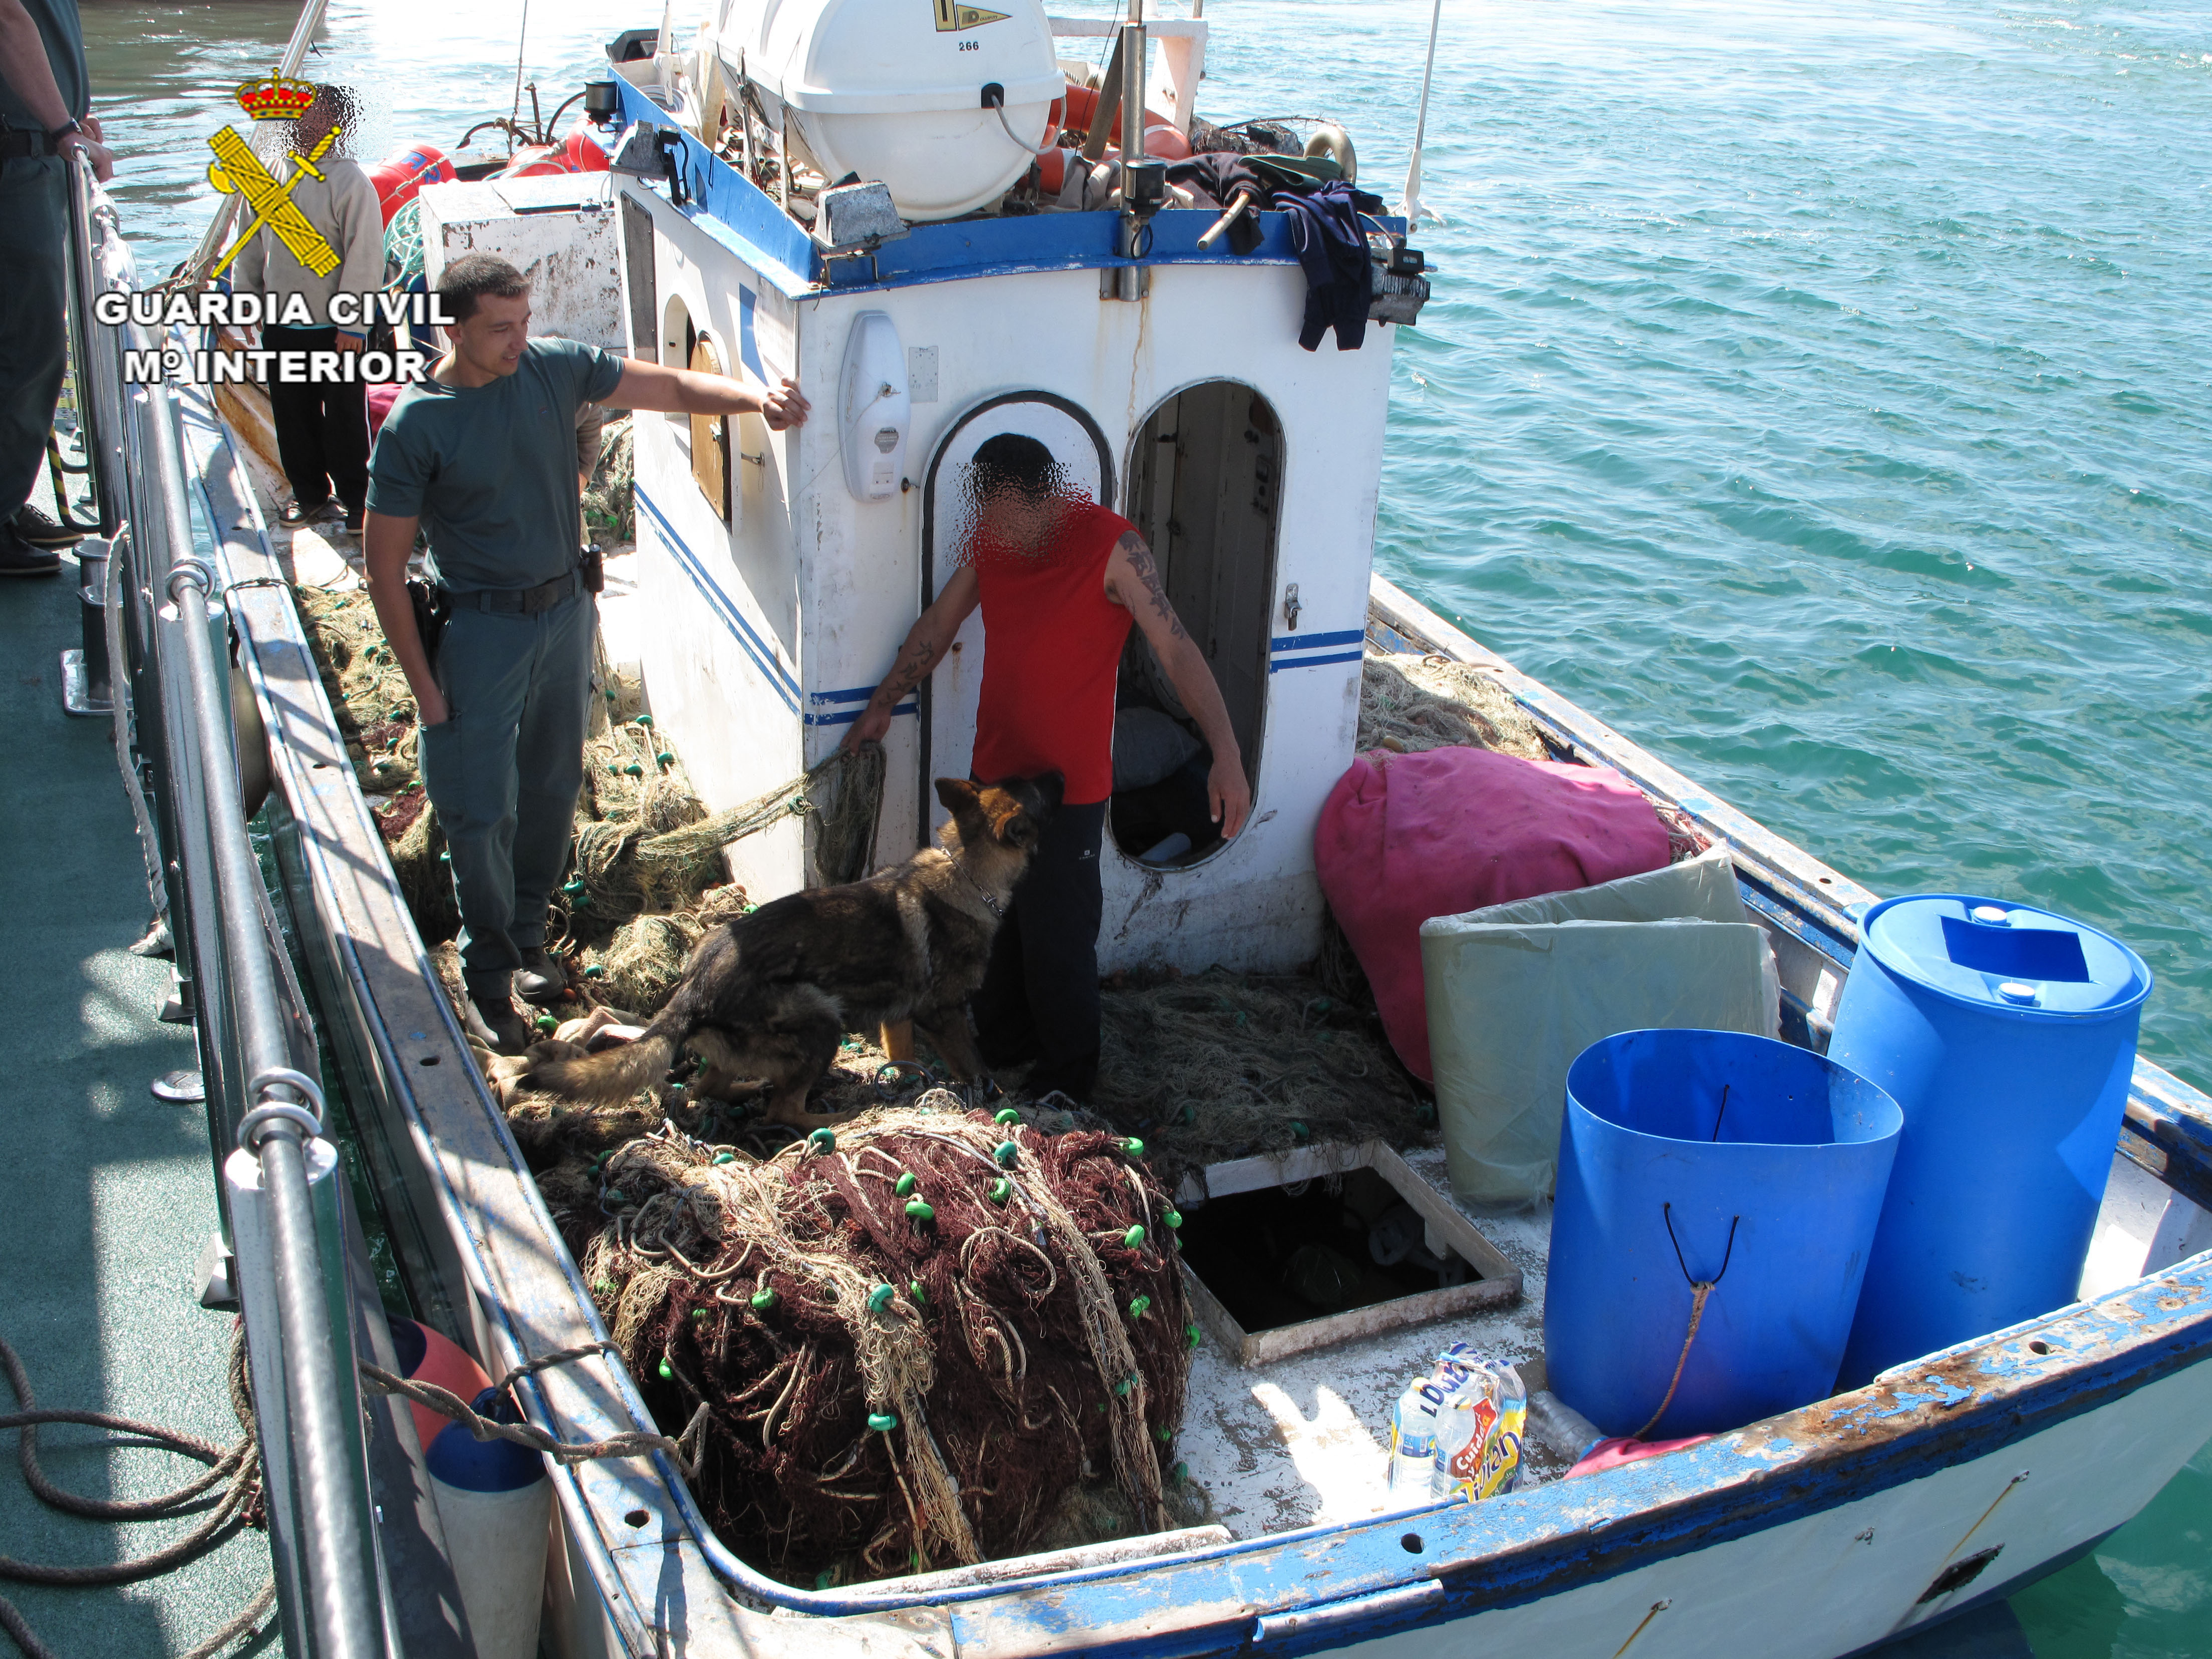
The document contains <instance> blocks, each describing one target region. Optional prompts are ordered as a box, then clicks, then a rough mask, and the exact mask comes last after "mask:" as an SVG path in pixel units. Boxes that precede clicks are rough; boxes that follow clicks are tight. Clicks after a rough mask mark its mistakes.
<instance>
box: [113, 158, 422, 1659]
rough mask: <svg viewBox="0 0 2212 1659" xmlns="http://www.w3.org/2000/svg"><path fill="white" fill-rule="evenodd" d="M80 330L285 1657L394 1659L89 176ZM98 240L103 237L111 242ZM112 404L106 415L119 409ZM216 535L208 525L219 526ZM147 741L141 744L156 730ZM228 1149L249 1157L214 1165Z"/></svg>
mask: <svg viewBox="0 0 2212 1659" xmlns="http://www.w3.org/2000/svg"><path fill="white" fill-rule="evenodd" d="M74 183H75V185H76V186H77V187H79V190H80V193H81V196H82V211H80V212H78V213H77V214H76V216H75V218H76V228H77V230H78V233H79V234H78V236H77V238H76V241H77V247H76V256H77V270H79V272H80V274H81V276H82V283H81V284H80V286H79V288H78V290H77V293H76V296H75V300H76V306H75V310H76V315H77V317H78V319H79V320H80V321H81V322H82V337H81V339H80V340H79V349H80V351H81V352H82V356H83V361H84V362H85V366H86V372H87V374H88V375H89V376H91V377H93V378H94V380H96V381H98V382H99V383H100V384H101V385H102V386H104V390H103V391H102V392H99V393H97V394H95V398H96V400H106V401H112V404H113V407H114V410H115V414H116V425H115V427H114V428H112V431H111V432H110V433H108V434H106V435H103V436H104V438H112V440H113V441H116V442H117V444H118V452H117V453H118V456H119V459H120V465H118V468H117V469H116V471H117V474H118V479H117V481H118V484H119V486H120V489H119V491H118V501H117V505H118V507H119V508H121V509H123V513H122V516H123V517H124V518H125V519H127V520H128V523H129V526H130V534H129V538H128V550H129V553H128V562H127V566H126V568H125V572H124V574H125V575H126V576H127V577H128V579H129V583H130V587H129V592H128V593H127V595H126V598H125V605H126V606H127V607H128V612H127V621H128V623H129V624H130V625H129V626H128V627H127V628H126V629H125V639H126V646H127V652H126V654H127V656H128V658H129V660H128V661H127V662H126V663H125V664H123V665H119V667H120V669H121V672H120V673H119V674H118V681H117V684H118V688H121V687H128V689H129V694H130V695H131V698H132V700H133V707H134V711H135V713H136V714H137V719H138V721H139V725H138V727H137V744H138V747H139V749H140V750H141V751H142V752H144V753H147V754H149V756H150V757H152V758H153V759H154V760H155V766H154V778H155V794H156V799H157V805H158V807H159V812H160V834H161V838H162V840H163V842H164V844H163V846H162V848H161V860H162V865H163V868H164V872H165V878H166V880H167V883H168V885H169V890H170V894H171V898H172V909H171V915H172V924H173V930H174V933H175V936H176V948H177V957H178V961H179V964H180V966H181V965H182V964H184V963H187V962H189V963H191V964H193V967H194V969H195V974H194V984H195V987H196V993H197V994H196V996H195V998H194V1000H195V1004H196V1007H195V1013H196V1016H197V1020H196V1023H197V1026H198V1029H199V1032H200V1040H201V1041H200V1053H201V1066H202V1071H203V1073H204V1077H205V1079H206V1081H207V1085H208V1086H207V1099H208V1118H209V1127H210V1134H211V1137H212V1139H213V1141H214V1148H215V1151H216V1156H217V1160H218V1170H219V1174H220V1179H221V1182H222V1191H223V1194H224V1197H225V1200H226V1204H225V1208H226V1211H227V1212H228V1216H229V1219H230V1222H231V1229H232V1237H233V1240H234V1249H235V1251H236V1256H237V1263H238V1266H237V1282H238V1284H239V1287H240V1303H241V1306H242V1307H243V1309H244V1311H245V1315H246V1350H247V1355H248V1359H249V1364H250V1365H251V1370H252V1381H253V1405H254V1415H255V1419H256V1423H257V1425H258V1440H259V1443H260V1448H261V1455H262V1458H263V1462H264V1477H265V1488H266V1490H267V1492H268V1496H269V1504H270V1521H271V1528H270V1530H271V1534H272V1537H271V1553H272V1555H273V1556H274V1557H275V1559H276V1569H277V1582H278V1587H279V1590H280V1600H281V1601H282V1603H283V1618H284V1625H285V1644H286V1649H287V1651H289V1652H292V1653H295V1654H298V1655H301V1656H313V1659H386V1654H387V1651H388V1650H389V1644H388V1643H387V1640H386V1629H385V1623H386V1620H385V1612H386V1606H387V1604H388V1599H389V1598H388V1597H387V1596H386V1594H385V1593H384V1589H383V1580H382V1574H381V1569H380V1559H379V1553H378V1541H377V1537H376V1533H375V1528H374V1525H373V1524H372V1522H371V1518H370V1517H371V1510H370V1498H369V1487H368V1463H367V1455H366V1446H365V1443H364V1440H363V1430H362V1410H361V1404H360V1394H359V1382H358V1372H357V1370H356V1356H355V1353H354V1334H353V1313H352V1307H353V1302H352V1295H351V1288H350V1285H349V1279H348V1277H347V1273H346V1261H345V1248H346V1247H345V1242H344V1241H345V1229H344V1227H343V1218H344V1209H343V1206H344V1201H345V1200H344V1192H343V1178H342V1176H341V1175H340V1173H339V1172H340V1170H341V1164H340V1160H339V1158H338V1155H337V1150H336V1148H335V1147H333V1146H331V1142H330V1141H329V1139H327V1138H326V1137H325V1135H324V1133H323V1099H322V1092H321V1088H320V1085H319V1084H318V1083H317V1081H316V1080H315V1079H313V1078H311V1077H308V1076H307V1075H305V1074H303V1073H301V1072H298V1071H296V1070H294V1069H292V1067H293V1063H294V1061H293V1051H292V1030H291V1027H290V1024H289V1022H288V1020H287V1018H286V1012H285V1011H286V1006H287V1004H286V1002H285V1000H284V997H283V989H282V981H281V979H280V975H279V974H278V971H277V969H276V963H275V959H274V958H273V957H272V955H271V950H272V944H271V940H270V937H269V933H268V931H267V929H266V928H265V927H264V925H263V921H262V914H263V906H264V903H265V895H264V890H263V887H262V878H261V869H260V866H259V863H258V860H256V858H255V857H254V854H253V849H252V843H251V842H249V841H248V839H247V836H246V817H245V811H244V807H243V805H242V803H241V800H240V793H239V781H238V767H237V760H236V756H235V752H234V742H233V734H232V729H231V712H230V677H229V672H228V661H227V659H226V657H225V654H224V653H219V652H218V650H217V648H216V633H215V630H216V627H217V626H218V624H222V625H227V623H228V617H227V615H226V613H225V610H224V606H223V603H222V596H221V592H220V586H219V578H218V574H217V571H216V566H215V564H214V562H213V559H212V556H211V554H209V553H203V552H202V551H201V550H199V549H198V547H197V546H196V544H195V541H194V535H193V525H192V517H191V498H190V496H189V495H188V494H187V492H186V486H185V469H184V465H183V459H182V458H183V454H184V447H183V442H182V436H181V434H180V431H179V427H178V423H177V408H176V400H175V398H174V397H173V395H172V393H171V392H170V389H169V387H168V386H166V385H164V384H161V383H159V382H155V383H154V384H150V385H148V386H143V387H140V388H137V390H136V391H135V392H131V393H128V394H126V393H125V390H124V388H123V386H122V385H121V381H120V371H121V366H122V357H121V351H120V347H121V346H122V345H123V344H124V343H126V342H127V343H130V344H131V345H132V346H134V347H135V348H137V349H141V350H146V349H151V348H152V347H153V345H154V344H155V341H154V340H153V338H152V337H150V336H149V334H148V333H147V331H145V330H144V329H143V327H141V326H140V325H137V324H135V323H129V324H125V325H124V326H123V328H121V329H119V330H118V329H117V328H116V327H115V326H114V325H102V324H100V323H99V322H98V321H97V319H96V318H95V317H94V316H93V314H92V311H91V307H92V303H93V300H94V289H95V284H96V283H98V282H100V281H101V280H104V273H103V272H102V270H100V267H99V266H98V265H97V264H95V262H94V250H93V246H92V241H91V237H92V231H93V215H92V212H91V210H90V205H89V204H90V201H91V197H90V194H89V189H90V181H89V179H88V177H87V176H86V175H85V174H84V173H83V171H82V165H81V163H80V164H78V166H77V168H76V179H75V181H74ZM102 228H103V230H107V229H110V228H112V222H103V223H102ZM109 394H112V398H110V395H109ZM209 528H210V533H211V532H212V530H213V526H210V527H209ZM149 728H150V729H149ZM233 1139H235V1141H236V1144H237V1146H238V1150H237V1151H236V1152H231V1153H230V1154H229V1156H228V1158H224V1157H223V1152H224V1149H225V1148H226V1147H228V1146H229V1144H230V1143H231V1142H232V1141H233Z"/></svg>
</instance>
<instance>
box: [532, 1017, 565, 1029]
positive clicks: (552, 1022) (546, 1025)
mask: <svg viewBox="0 0 2212 1659" xmlns="http://www.w3.org/2000/svg"><path fill="white" fill-rule="evenodd" d="M530 1023H531V1024H532V1025H535V1026H536V1027H537V1028H538V1030H541V1031H553V1030H559V1029H560V1026H561V1022H560V1021H559V1020H557V1019H556V1018H553V1016H552V1015H550V1014H540V1015H538V1018H536V1019H533V1020H532V1021H531V1022H530Z"/></svg>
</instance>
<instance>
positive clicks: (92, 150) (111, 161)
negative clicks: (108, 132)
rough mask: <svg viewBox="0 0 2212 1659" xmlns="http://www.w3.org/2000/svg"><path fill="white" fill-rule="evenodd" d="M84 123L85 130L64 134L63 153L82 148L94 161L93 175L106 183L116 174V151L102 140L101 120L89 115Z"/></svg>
mask: <svg viewBox="0 0 2212 1659" xmlns="http://www.w3.org/2000/svg"><path fill="white" fill-rule="evenodd" d="M82 125H83V127H84V129H85V130H84V131H82V132H71V133H67V134H64V136H63V138H62V142H61V146H60V149H61V153H62V154H63V155H69V154H70V152H72V151H74V150H82V151H83V152H84V154H85V155H86V157H87V159H88V160H89V161H91V162H92V176H93V177H94V178H95V179H99V180H100V183H101V184H103V185H104V184H106V182H107V181H108V180H109V179H112V178H113V177H114V176H115V152H114V151H112V150H111V149H108V148H107V146H106V145H105V144H103V143H100V139H99V133H100V123H99V122H97V121H95V120H94V119H93V118H91V117H90V116H87V117H85V118H84V121H83V123H82Z"/></svg>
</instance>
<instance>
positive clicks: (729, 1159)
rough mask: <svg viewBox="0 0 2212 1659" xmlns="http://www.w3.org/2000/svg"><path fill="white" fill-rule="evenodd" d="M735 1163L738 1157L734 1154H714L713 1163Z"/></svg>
mask: <svg viewBox="0 0 2212 1659" xmlns="http://www.w3.org/2000/svg"><path fill="white" fill-rule="evenodd" d="M737 1161H738V1155H737V1154H736V1153H735V1152H717V1153H715V1154H714V1162H715V1163H717V1164H735V1163H736V1162H737Z"/></svg>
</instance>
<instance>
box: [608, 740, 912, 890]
mask: <svg viewBox="0 0 2212 1659" xmlns="http://www.w3.org/2000/svg"><path fill="white" fill-rule="evenodd" d="M883 805H884V750H883V745H882V744H876V743H864V744H861V745H860V747H859V748H858V749H856V750H852V751H850V752H849V753H848V752H847V751H846V750H842V749H841V750H837V751H836V753H834V754H832V755H831V756H830V757H829V759H827V760H825V761H823V762H822V763H820V764H819V765H817V766H815V767H813V768H812V769H810V770H808V771H805V772H803V773H801V774H800V775H799V776H798V777H795V778H793V780H792V781H790V782H788V783H785V784H780V785H778V786H777V787H775V788H774V789H771V790H769V791H768V792H767V793H764V794H759V795H756V796H754V797H753V799H750V800H749V801H746V802H745V803H744V805H739V806H733V807H732V808H730V810H729V811H726V812H717V813H715V814H714V816H713V817H709V818H703V819H702V820H701V821H700V822H698V823H693V824H687V825H685V826H684V827H683V828H681V829H672V830H671V831H669V832H668V833H666V834H665V835H658V836H652V837H651V838H649V839H647V840H646V841H643V842H640V843H639V844H638V848H637V856H638V860H639V862H640V863H641V865H643V866H647V868H650V867H651V866H653V865H656V864H668V863H684V862H689V861H690V860H696V859H698V858H699V857H700V856H701V855H702V854H708V853H712V852H714V851H717V850H719V849H720V848H724V847H726V846H728V845H729V844H730V843H731V842H733V841H738V840H742V839H743V838H744V837H745V836H750V835H756V834H757V833H759V832H760V831H761V830H763V829H769V827H771V826H772V825H775V824H777V823H781V822H782V821H783V820H784V819H785V818H787V817H800V816H802V815H804V814H807V813H811V814H813V815H814V817H815V818H816V821H817V823H819V824H820V826H821V827H820V828H819V829H817V831H816V840H815V865H816V867H817V869H818V870H819V871H820V872H821V875H822V882H823V885H824V886H830V887H834V886H836V885H838V884H841V883H844V882H848V881H858V880H859V879H860V878H861V877H862V876H865V875H866V874H867V873H868V872H869V870H870V869H871V868H872V866H874V863H875V857H876V823H877V819H878V817H880V816H881V814H882V811H883Z"/></svg>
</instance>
